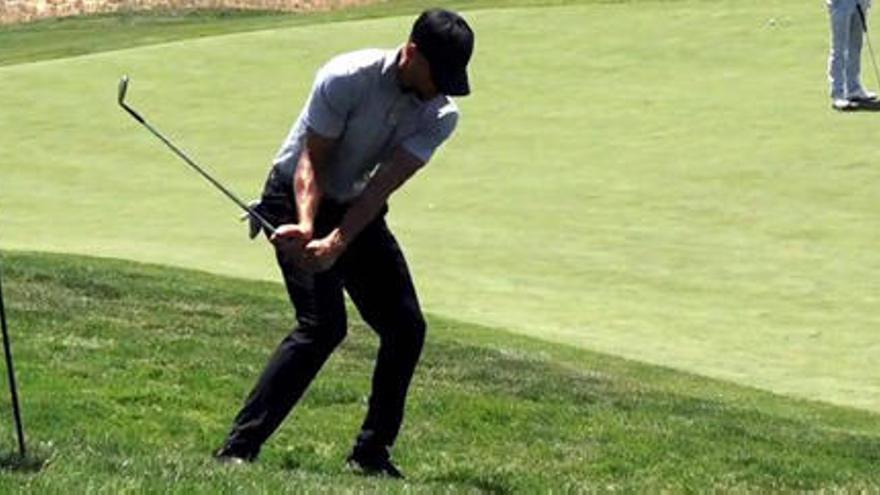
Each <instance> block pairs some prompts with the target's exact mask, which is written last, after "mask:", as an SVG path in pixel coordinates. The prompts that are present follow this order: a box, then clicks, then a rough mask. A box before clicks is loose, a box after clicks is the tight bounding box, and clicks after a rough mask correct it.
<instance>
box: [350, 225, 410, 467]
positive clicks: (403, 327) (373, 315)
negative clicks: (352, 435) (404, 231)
mask: <svg viewBox="0 0 880 495" xmlns="http://www.w3.org/2000/svg"><path fill="white" fill-rule="evenodd" d="M340 262H341V264H342V266H341V270H342V274H343V279H344V284H345V288H346V290H347V291H348V293H349V295H350V296H351V298H352V301H354V303H355V305H356V306H357V308H358V311H359V312H360V313H361V315H362V316H363V318H364V320H365V321H366V322H367V323H368V324H369V325H370V326H371V327H372V328H373V329H374V330H375V331H376V332H377V333H378V334H379V338H380V346H379V355H378V358H377V360H376V367H375V370H374V372H373V384H372V387H373V388H372V394H371V395H370V404H369V411H368V413H367V417H366V419H365V420H364V423H363V426H362V427H361V432H360V435H358V440H357V445H356V447H355V451H356V452H357V451H361V452H364V453H366V454H368V455H377V456H383V457H384V458H385V459H387V457H388V450H389V448H390V447H391V446H392V445H393V444H394V441H395V439H396V438H397V434H398V432H399V431H400V426H401V423H402V422H403V415H404V408H405V403H406V395H407V390H408V388H409V384H410V380H411V379H412V376H413V372H414V370H415V367H416V363H417V362H418V360H419V356H420V355H421V351H422V345H423V343H424V339H425V320H424V318H423V316H422V311H421V308H420V307H419V301H418V298H417V296H416V291H415V287H414V286H413V283H412V279H411V277H410V273H409V268H408V267H407V264H406V260H405V259H404V256H403V252H402V251H401V250H400V247H399V245H398V244H397V241H396V240H395V239H394V236H393V235H392V234H391V232H390V231H389V230H388V227H387V225H386V224H385V221H384V219H382V218H380V219H379V220H377V221H375V222H373V223H372V224H371V225H370V226H369V227H367V229H365V230H364V231H363V233H362V234H361V235H360V236H358V239H357V240H355V242H353V243H352V245H351V246H350V247H349V250H348V251H347V253H346V256H345V257H344V259H340Z"/></svg>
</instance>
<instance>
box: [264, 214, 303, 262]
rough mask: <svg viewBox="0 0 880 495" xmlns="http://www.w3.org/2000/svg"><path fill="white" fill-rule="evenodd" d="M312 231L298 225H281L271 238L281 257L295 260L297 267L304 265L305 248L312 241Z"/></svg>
mask: <svg viewBox="0 0 880 495" xmlns="http://www.w3.org/2000/svg"><path fill="white" fill-rule="evenodd" d="M312 235H313V232H312V229H311V227H309V226H305V225H301V224H298V223H287V224H284V225H279V226H278V228H277V229H275V234H273V235H272V237H270V238H269V240H270V241H271V242H272V244H274V245H275V246H276V247H277V248H278V251H280V252H281V255H282V256H283V257H285V258H288V259H291V260H293V262H294V263H296V264H297V265H301V266H302V265H303V264H304V256H305V247H306V244H308V243H309V241H311V240H312Z"/></svg>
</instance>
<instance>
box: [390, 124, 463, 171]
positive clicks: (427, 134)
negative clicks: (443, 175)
mask: <svg viewBox="0 0 880 495" xmlns="http://www.w3.org/2000/svg"><path fill="white" fill-rule="evenodd" d="M457 123H458V112H448V113H446V114H445V115H442V116H441V117H439V118H438V119H437V120H435V121H434V123H433V124H432V125H430V126H429V127H427V128H426V129H423V130H421V131H419V132H418V133H416V134H414V135H412V136H410V137H408V138H407V139H405V140H404V141H403V142H402V143H401V146H402V147H403V149H405V150H406V151H408V152H409V153H411V154H412V155H413V156H415V157H416V158H418V159H419V160H421V161H423V162H425V163H427V162H428V161H429V160H430V159H431V157H432V156H433V155H434V152H435V151H437V148H439V147H440V145H441V144H443V142H444V141H446V140H447V139H449V136H451V135H452V132H453V131H455V126H456V124H457Z"/></svg>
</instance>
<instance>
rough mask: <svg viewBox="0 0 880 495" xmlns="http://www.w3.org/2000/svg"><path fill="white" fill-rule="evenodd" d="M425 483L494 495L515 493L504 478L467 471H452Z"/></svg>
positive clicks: (429, 479)
mask: <svg viewBox="0 0 880 495" xmlns="http://www.w3.org/2000/svg"><path fill="white" fill-rule="evenodd" d="M426 481H429V482H433V483H443V484H446V483H456V484H462V485H467V486H472V487H474V488H476V489H477V490H479V491H481V492H484V493H492V494H495V495H507V494H510V493H513V492H515V491H516V490H515V489H514V487H513V486H512V484H511V483H510V482H509V480H507V479H506V478H505V477H504V476H499V475H492V474H483V473H476V472H472V471H469V470H453V471H450V472H447V473H445V474H442V475H440V476H434V477H431V478H428V479H427V480H426Z"/></svg>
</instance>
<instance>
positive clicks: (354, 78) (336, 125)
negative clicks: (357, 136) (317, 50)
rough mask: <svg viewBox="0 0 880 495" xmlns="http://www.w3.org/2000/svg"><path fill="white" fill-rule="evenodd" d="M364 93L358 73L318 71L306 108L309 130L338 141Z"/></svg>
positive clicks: (332, 69)
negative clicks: (349, 116)
mask: <svg viewBox="0 0 880 495" xmlns="http://www.w3.org/2000/svg"><path fill="white" fill-rule="evenodd" d="M361 93H362V91H361V77H360V76H359V74H358V73H357V72H350V71H344V70H342V71H341V70H339V69H338V68H336V67H334V66H333V65H327V66H325V67H324V68H322V69H321V70H320V71H318V75H317V77H316V78H315V85H314V86H313V87H312V94H311V95H310V96H309V102H308V104H307V105H306V112H305V124H306V126H307V127H308V128H309V129H310V130H312V131H314V132H316V133H318V134H320V135H321V136H323V137H326V138H331V139H332V138H337V137H339V136H340V135H341V134H342V131H343V130H345V122H346V120H347V119H348V115H349V114H350V113H351V111H352V110H353V109H354V107H355V106H356V105H357V102H358V100H359V98H360V95H361Z"/></svg>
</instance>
